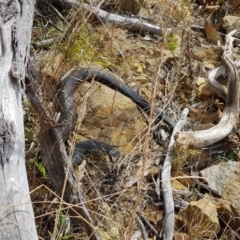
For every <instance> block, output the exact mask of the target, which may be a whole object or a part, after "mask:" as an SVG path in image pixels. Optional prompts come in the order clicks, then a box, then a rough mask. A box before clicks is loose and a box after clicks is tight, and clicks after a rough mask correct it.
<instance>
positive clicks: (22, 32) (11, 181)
mask: <svg viewBox="0 0 240 240" xmlns="http://www.w3.org/2000/svg"><path fill="white" fill-rule="evenodd" d="M33 12H34V1H32V0H29V1H16V0H13V1H10V0H9V1H6V0H0V181H1V190H0V207H1V216H0V239H38V237H37V232H36V226H35V221H34V214H33V209H32V205H31V199H30V195H29V186H28V180H27V174H26V168H25V153H24V151H25V143H24V142H25V139H24V128H23V108H22V103H21V86H23V85H24V77H25V65H26V58H27V57H28V53H29V46H30V36H31V27H32V20H33ZM23 26H24V28H23Z"/></svg>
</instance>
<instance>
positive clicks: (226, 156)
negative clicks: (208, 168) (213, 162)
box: [218, 151, 238, 162]
mask: <svg viewBox="0 0 240 240" xmlns="http://www.w3.org/2000/svg"><path fill="white" fill-rule="evenodd" d="M218 159H219V160H220V161H223V162H228V161H236V160H237V159H238V155H237V153H236V152H234V151H229V152H224V153H223V154H222V155H221V156H219V157H218Z"/></svg>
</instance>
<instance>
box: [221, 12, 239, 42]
mask: <svg viewBox="0 0 240 240" xmlns="http://www.w3.org/2000/svg"><path fill="white" fill-rule="evenodd" d="M222 27H223V29H225V30H226V32H227V33H229V32H231V31H232V30H234V29H237V30H238V32H237V33H235V36H236V37H238V38H239V37H240V32H239V29H240V17H236V16H225V17H224V18H223V25H222Z"/></svg>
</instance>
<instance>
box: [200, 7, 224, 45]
mask: <svg viewBox="0 0 240 240" xmlns="http://www.w3.org/2000/svg"><path fill="white" fill-rule="evenodd" d="M213 13H214V11H213V12H212V13H211V14H210V15H209V17H208V18H207V19H206V20H205V23H204V31H205V34H206V37H207V40H209V41H212V42H213V43H215V44H217V43H218V42H220V43H221V44H222V37H221V35H220V34H219V32H218V31H217V30H216V29H215V28H214V27H213V26H212V16H213Z"/></svg>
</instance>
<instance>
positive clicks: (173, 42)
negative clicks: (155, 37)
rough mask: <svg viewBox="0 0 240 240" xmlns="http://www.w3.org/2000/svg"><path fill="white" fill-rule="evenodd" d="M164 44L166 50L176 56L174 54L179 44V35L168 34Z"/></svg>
mask: <svg viewBox="0 0 240 240" xmlns="http://www.w3.org/2000/svg"><path fill="white" fill-rule="evenodd" d="M164 42H165V45H166V48H167V49H168V50H169V51H170V52H171V53H172V54H173V55H174V52H175V50H176V48H177V46H178V43H179V39H178V35H176V34H173V33H166V35H165V39H164Z"/></svg>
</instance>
